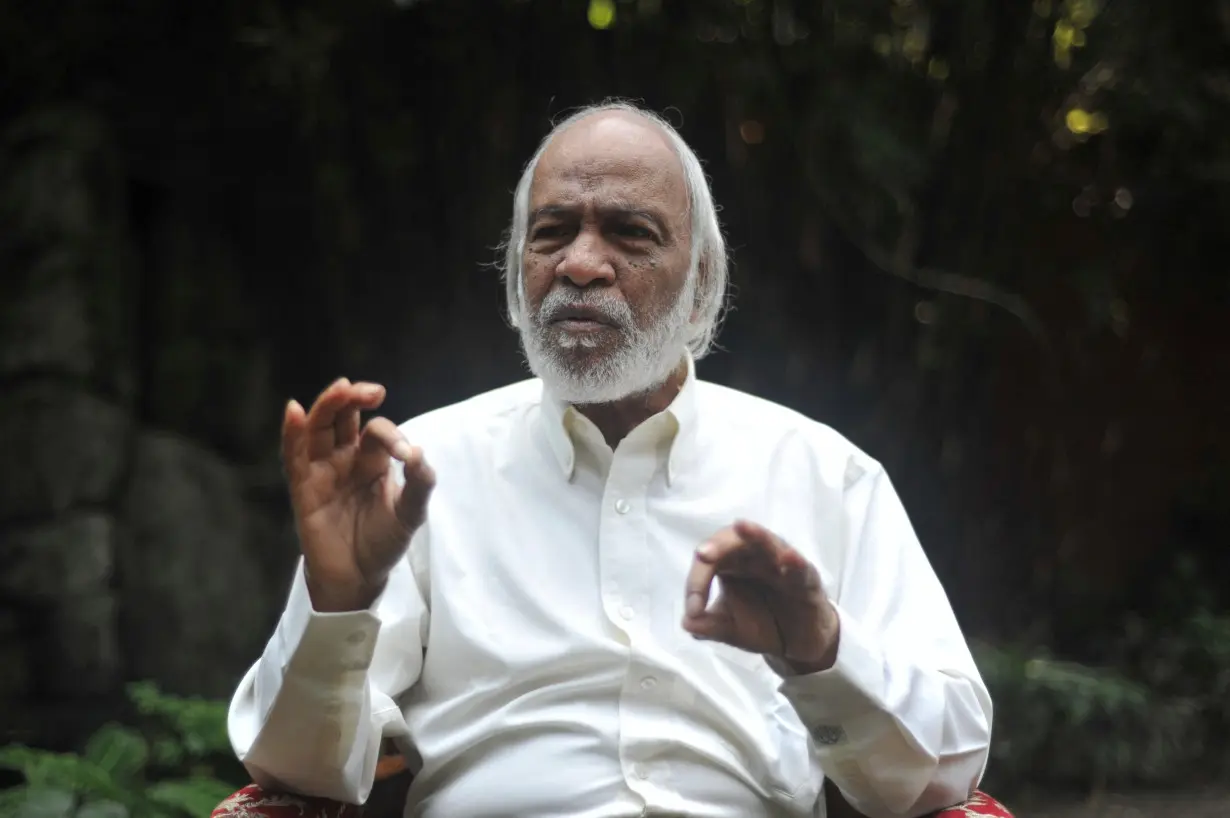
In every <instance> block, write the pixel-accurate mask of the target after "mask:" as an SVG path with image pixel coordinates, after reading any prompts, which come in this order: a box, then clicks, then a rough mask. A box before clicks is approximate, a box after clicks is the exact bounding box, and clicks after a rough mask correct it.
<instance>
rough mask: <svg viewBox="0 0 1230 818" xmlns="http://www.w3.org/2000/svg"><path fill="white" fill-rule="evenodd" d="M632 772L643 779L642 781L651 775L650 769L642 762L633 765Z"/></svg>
mask: <svg viewBox="0 0 1230 818" xmlns="http://www.w3.org/2000/svg"><path fill="white" fill-rule="evenodd" d="M632 774H633V775H635V776H636V777H637V778H639V779H641V780H642V781H644V780H645V779H646V778H648V777H649V770H646V769H645V767H644V766H643V765H641V764H636V765H633V767H632Z"/></svg>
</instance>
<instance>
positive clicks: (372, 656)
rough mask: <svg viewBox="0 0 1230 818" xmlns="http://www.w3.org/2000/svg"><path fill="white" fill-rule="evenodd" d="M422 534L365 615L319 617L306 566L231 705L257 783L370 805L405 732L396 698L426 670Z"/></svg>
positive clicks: (233, 733)
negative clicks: (382, 766)
mask: <svg viewBox="0 0 1230 818" xmlns="http://www.w3.org/2000/svg"><path fill="white" fill-rule="evenodd" d="M425 528H426V527H424V528H423V529H420V532H419V533H420V535H424V536H422V537H420V536H418V535H416V537H415V542H414V543H413V544H412V546H411V551H410V554H409V555H408V557H407V559H405V560H403V561H402V562H401V563H399V564H398V566H397V567H395V568H394V570H393V572H392V573H391V574H390V576H389V581H388V584H387V585H386V586H385V589H384V591H383V592H382V593H381V595H380V597H379V598H378V599H377V600H376V601H375V602H374V603H373V604H372V606H371V608H370V609H369V610H366V611H354V612H346V613H319V612H317V611H315V610H314V609H313V608H312V602H311V599H310V598H309V596H308V590H307V584H306V581H305V578H304V573H303V566H302V561H301V562H300V566H299V568H298V569H297V571H296V574H295V579H294V583H293V585H292V587H291V591H290V598H289V601H288V602H287V605H286V610H285V611H284V612H283V614H282V617H281V620H280V621H279V623H278V626H277V628H276V630H275V631H274V634H273V637H272V638H271V639H270V640H269V643H268V645H267V646H266V648H265V652H264V654H263V655H262V656H261V658H260V660H259V661H258V662H257V663H256V664H255V665H254V666H253V667H252V668H251V669H250V670H249V671H248V673H247V674H246V675H245V676H244V678H243V681H242V682H240V684H239V689H238V691H237V692H236V693H235V697H234V699H233V700H232V701H231V706H230V712H229V717H228V723H227V727H228V730H229V733H230V738H231V743H232V745H233V747H234V749H235V752H236V754H237V755H238V757H239V760H240V761H242V762H243V765H244V767H245V768H246V769H247V771H248V774H249V775H251V776H252V780H253V781H254V782H255V783H257V784H259V785H261V786H263V787H273V788H280V789H283V790H289V791H291V792H296V793H300V794H302V795H314V796H320V797H323V798H329V799H333V800H335V801H342V802H345V803H350V804H362V803H364V802H365V801H366V800H367V797H368V795H369V794H370V793H371V788H372V784H373V783H374V779H375V773H376V762H377V761H378V760H379V755H380V744H381V741H382V739H383V738H384V737H386V736H387V737H404V736H405V735H406V732H407V731H406V723H405V720H404V718H403V716H402V711H401V708H400V707H399V705H398V704H397V699H398V697H399V696H400V695H401V694H402V693H404V692H405V691H406V690H408V689H409V688H410V686H411V685H413V684H414V683H415V682H416V681H417V680H418V678H419V675H420V673H421V672H422V668H423V651H424V647H425V645H426V634H427V628H428V618H429V616H428V608H427V604H426V602H425V599H426V598H427V591H426V590H425V588H424V587H422V586H421V585H420V582H419V581H418V580H417V579H416V573H417V572H416V568H418V567H419V564H420V557H421V554H422V549H423V548H424V547H425V545H426V544H425V542H424V540H425Z"/></svg>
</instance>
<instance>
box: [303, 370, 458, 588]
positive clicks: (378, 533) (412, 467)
mask: <svg viewBox="0 0 1230 818" xmlns="http://www.w3.org/2000/svg"><path fill="white" fill-rule="evenodd" d="M384 395H385V390H384V387H383V386H380V385H379V384H374V383H351V382H350V381H348V380H346V379H345V378H342V379H340V380H338V381H335V382H334V383H333V384H332V385H330V386H329V387H328V388H327V389H325V391H324V392H321V393H320V396H319V397H318V398H316V402H315V403H313V404H312V408H311V409H310V410H309V411H307V412H305V411H304V410H303V407H302V406H301V405H300V404H299V403H298V402H297V401H294V400H292V401H291V402H290V403H288V404H287V405H286V415H285V417H284V418H283V421H282V461H283V464H284V465H285V468H286V480H287V483H288V484H289V486H290V499H291V504H292V506H293V507H294V512H295V526H296V529H297V530H298V532H299V545H300V548H302V549H303V560H304V567H305V572H306V577H307V586H308V593H309V595H310V596H311V599H312V607H313V608H315V609H316V610H317V611H320V612H339V611H357V610H364V609H366V608H368V607H369V606H370V605H371V604H372V602H373V601H374V600H375V599H376V597H377V596H378V595H379V594H380V591H381V590H383V588H384V585H385V582H386V581H387V579H388V576H389V572H390V571H392V570H393V566H395V565H396V564H397V561H398V560H400V559H401V558H402V557H403V556H404V555H405V553H406V549H407V548H408V547H409V545H410V538H411V537H412V536H413V535H414V532H415V531H416V530H417V529H418V527H419V526H420V525H422V524H423V520H424V519H425V518H426V515H427V499H428V498H429V497H430V496H431V490H432V488H433V487H434V486H435V481H436V478H435V474H434V473H433V472H432V470H431V467H430V466H428V465H427V462H426V461H425V460H424V459H423V452H422V450H421V449H419V448H418V447H416V446H411V445H410V443H409V442H408V441H407V440H406V439H405V438H404V437H402V435H401V432H399V431H398V429H397V426H396V425H395V424H394V423H393V422H392V421H390V420H388V419H387V418H381V417H378V418H373V419H372V420H370V421H368V422H367V423H366V424H364V425H362V427H360V420H359V413H360V412H361V411H364V410H372V409H376V408H377V407H379V406H380V404H381V403H383V402H384ZM390 458H393V459H396V460H398V461H400V462H401V463H402V464H403V471H404V474H405V478H406V479H405V485H404V486H399V485H398V484H397V482H396V481H395V480H394V479H393V474H392V472H391V470H390V468H389V466H390Z"/></svg>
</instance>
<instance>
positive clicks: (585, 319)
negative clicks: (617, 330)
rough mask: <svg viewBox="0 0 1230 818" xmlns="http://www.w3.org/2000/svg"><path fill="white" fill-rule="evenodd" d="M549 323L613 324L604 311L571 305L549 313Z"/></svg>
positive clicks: (573, 324) (607, 325)
mask: <svg viewBox="0 0 1230 818" xmlns="http://www.w3.org/2000/svg"><path fill="white" fill-rule="evenodd" d="M551 323H552V324H564V325H571V326H578V327H580V326H592V325H595V324H597V325H599V326H604V327H613V326H615V324H614V323H613V322H612V321H611V319H610V318H608V317H607V315H606V313H604V312H602V311H601V310H599V309H595V308H594V307H585V306H571V307H563V308H561V309H558V310H556V311H555V312H554V313H553V314H552V315H551Z"/></svg>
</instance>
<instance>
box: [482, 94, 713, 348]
mask: <svg viewBox="0 0 1230 818" xmlns="http://www.w3.org/2000/svg"><path fill="white" fill-rule="evenodd" d="M608 111H621V112H624V113H628V114H632V115H634V116H639V117H641V118H642V119H646V120H648V121H650V122H651V123H653V124H654V125H656V126H658V128H660V129H661V130H662V132H663V134H665V136H666V138H667V141H669V142H670V144H671V147H672V148H674V150H675V154H676V155H677V156H678V157H679V161H680V163H681V164H682V165H683V178H684V184H685V185H686V187H687V192H688V209H689V211H690V213H691V215H692V260H691V267H690V270H691V273H692V275H699V280H698V281H696V282H695V293H696V295H695V304H694V307H695V313H696V317H695V319H693V320H691V321H690V331H689V332H688V334H687V338H686V346H687V348H688V351H689V352H691V353H692V357H693V358H694V359H695V360H700V359H701V358H703V357H704V356H705V355H706V354H708V353H709V351H710V349H711V348H712V346H713V341H714V338H715V337H716V336H717V331H718V327H719V325H720V323H721V320H722V310H723V307H724V306H725V304H726V286H727V277H728V272H727V264H726V240H725V239H724V238H723V237H722V228H721V225H720V224H719V223H718V217H717V207H716V205H714V202H713V193H712V192H711V191H710V190H709V180H708V179H707V178H705V171H704V168H702V167H701V164H700V159H699V158H697V156H696V154H695V153H694V152H693V151H692V149H691V148H690V147H688V143H687V142H685V141H684V140H683V137H682V136H680V135H679V132H678V131H677V130H675V128H674V127H673V126H672V125H671V124H670V123H669V122H667V121H666V120H665V119H664V118H662V117H661V116H659V115H658V114H655V113H654V112H652V111H648V110H645V109H643V108H640V107H638V106H636V105H633V104H632V103H629V102H622V101H610V102H603V103H600V104H597V105H590V106H587V107H584V108H581V109H579V110H577V111H576V112H575V113H573V114H571V115H570V116H568V118H566V119H564V120H562V121H560V122H559V123H557V124H556V125H555V127H553V128H552V129H551V132H550V133H549V134H547V136H546V137H545V138H544V139H543V140H542V142H541V143H539V145H538V149H537V150H536V151H534V155H533V157H532V158H531V159H530V161H529V163H528V164H526V166H525V172H524V173H522V174H521V179H520V181H519V182H517V190H516V193H515V194H514V195H513V216H512V224H511V225H510V226H509V228H508V239H507V241H506V242H505V246H504V285H505V289H506V291H507V296H506V297H507V299H508V320H509V322H510V323H511V324H512V325H513V327H515V328H517V329H523V326H522V324H523V322H524V321H526V320H528V317H527V314H526V306H525V287H524V285H523V282H522V256H523V255H524V253H525V238H526V233H527V231H528V229H529V215H530V187H531V186H532V184H533V182H534V170H535V169H536V168H537V167H538V161H539V160H540V159H541V158H542V155H543V153H544V152H545V151H546V150H547V146H548V145H550V144H551V140H552V139H554V138H555V136H556V135H557V134H559V133H560V132H561V131H563V130H565V129H567V128H568V127H570V126H572V125H574V124H576V123H577V122H579V121H580V120H582V119H585V118H587V117H590V116H593V115H595V114H601V113H606V112H608Z"/></svg>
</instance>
